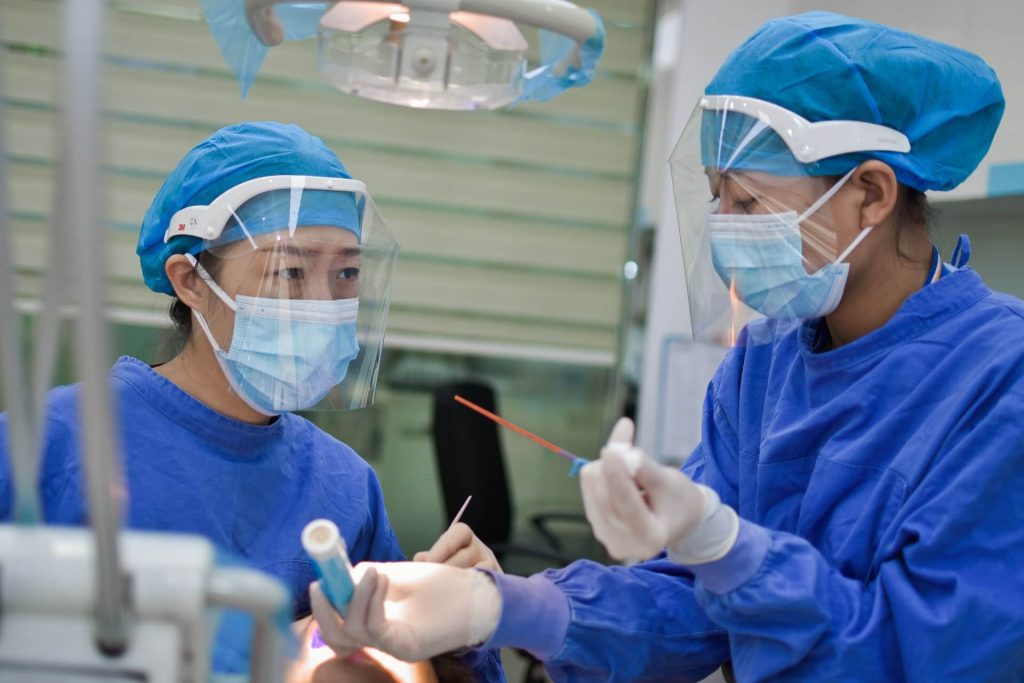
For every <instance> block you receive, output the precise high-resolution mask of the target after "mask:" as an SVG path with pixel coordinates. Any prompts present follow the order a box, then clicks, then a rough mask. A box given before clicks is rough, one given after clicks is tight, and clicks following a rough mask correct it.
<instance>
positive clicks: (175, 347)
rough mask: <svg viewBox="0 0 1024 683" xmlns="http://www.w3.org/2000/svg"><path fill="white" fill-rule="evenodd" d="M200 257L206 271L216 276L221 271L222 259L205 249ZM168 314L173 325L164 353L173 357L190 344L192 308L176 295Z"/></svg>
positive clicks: (168, 334) (164, 343)
mask: <svg viewBox="0 0 1024 683" xmlns="http://www.w3.org/2000/svg"><path fill="white" fill-rule="evenodd" d="M198 258H199V262H200V263H201V264H202V265H203V268H205V269H206V272H207V273H209V274H210V276H211V277H216V276H217V273H218V272H219V271H220V266H221V259H219V258H217V257H216V256H212V255H211V254H210V253H209V252H205V251H204V252H202V253H200V254H199V257H198ZM167 314H168V315H169V316H170V318H171V324H172V325H173V327H172V328H171V329H170V330H169V331H168V332H167V335H166V336H165V337H164V339H163V340H162V346H163V350H164V355H165V356H167V357H168V358H173V357H174V356H177V355H178V354H179V353H181V351H182V349H184V348H185V345H186V344H188V340H189V339H190V338H191V337H192V309H191V308H189V307H188V305H187V304H186V303H185V302H184V301H182V300H181V299H179V298H178V297H174V298H173V299H172V300H171V305H170V307H169V308H168V310H167Z"/></svg>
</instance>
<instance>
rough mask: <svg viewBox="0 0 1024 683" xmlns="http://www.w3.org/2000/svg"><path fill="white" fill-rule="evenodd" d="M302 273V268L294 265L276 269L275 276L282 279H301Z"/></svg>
mask: <svg viewBox="0 0 1024 683" xmlns="http://www.w3.org/2000/svg"><path fill="white" fill-rule="evenodd" d="M303 275H304V273H303V272H302V268H296V267H292V268H282V269H280V270H279V271H277V276H278V277H280V278H281V279H283V280H301V279H302V277H303Z"/></svg>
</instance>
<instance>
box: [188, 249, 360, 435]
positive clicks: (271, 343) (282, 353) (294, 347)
mask: <svg viewBox="0 0 1024 683" xmlns="http://www.w3.org/2000/svg"><path fill="white" fill-rule="evenodd" d="M196 270H197V271H198V272H199V274H200V276H201V277H202V278H203V279H204V280H205V281H206V282H207V284H209V285H210V287H211V289H213V291H214V293H215V294H216V295H217V296H218V297H219V298H220V299H221V300H222V301H223V302H224V303H225V304H227V306H228V307H229V308H231V309H233V310H234V311H235V325H234V331H233V333H232V336H231V348H230V349H229V350H228V351H227V352H225V351H224V350H223V349H221V348H220V345H218V344H217V341H216V339H215V338H214V336H213V334H212V332H211V331H210V328H209V326H208V325H207V324H206V320H205V319H204V318H203V315H202V314H201V313H199V312H198V311H196V312H195V313H196V320H198V321H199V325H200V327H202V328H203V332H204V333H205V334H206V337H207V339H209V341H210V344H211V345H212V346H213V351H214V354H215V355H216V357H217V362H218V363H219V364H220V367H221V370H223V371H224V375H225V377H227V379H228V382H229V383H230V384H231V387H232V388H233V389H234V390H235V392H236V393H237V394H238V395H239V396H240V397H241V398H242V400H244V401H245V402H246V403H247V404H248V405H249V406H250V407H252V408H253V409H254V410H256V411H257V412H260V413H263V414H265V415H277V414H279V413H283V412H291V411H294V410H303V409H306V408H312V407H313V406H315V405H316V404H317V403H319V402H320V401H321V400H323V398H324V397H325V396H327V394H328V393H330V391H331V389H333V388H334V387H336V386H337V385H338V384H341V382H342V381H343V380H344V379H345V376H346V374H347V373H348V366H349V363H351V362H352V360H354V359H355V358H356V356H358V355H359V344H358V342H357V341H356V318H357V316H358V312H359V300H358V299H336V300H325V301H320V300H303V299H271V298H266V297H251V296H242V295H239V296H237V297H236V298H235V299H234V300H232V299H231V298H230V297H229V296H228V295H227V294H226V293H225V292H224V290H223V289H221V288H220V286H219V285H217V283H216V282H214V281H213V279H212V278H210V276H209V274H208V273H206V271H205V269H203V267H202V266H201V265H198V263H197V264H196Z"/></svg>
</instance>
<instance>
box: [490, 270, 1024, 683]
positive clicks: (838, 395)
mask: <svg viewBox="0 0 1024 683" xmlns="http://www.w3.org/2000/svg"><path fill="white" fill-rule="evenodd" d="M821 325H822V322H821V321H820V320H815V321H806V322H803V323H789V324H784V323H780V322H778V321H767V320H762V321H758V322H755V323H752V324H751V325H750V326H748V328H746V329H745V330H744V332H743V334H741V336H740V339H739V342H738V344H737V346H736V348H734V349H732V350H731V352H730V353H729V355H728V356H727V358H726V360H725V361H724V362H723V364H722V366H721V367H720V368H719V370H718V372H717V374H716V375H715V377H714V379H713V380H712V382H711V384H710V386H709V389H708V393H707V397H706V401H705V405H704V414H703V426H702V442H701V444H700V445H699V447H698V448H697V449H696V451H695V452H694V453H693V455H692V456H691V457H690V459H689V461H688V462H687V463H686V465H685V466H684V471H686V472H687V473H688V474H690V475H691V476H692V477H693V478H694V479H696V480H698V481H701V482H703V483H705V484H707V485H709V486H711V487H712V488H714V489H715V490H716V491H717V492H718V493H719V495H720V496H721V497H722V500H723V501H724V502H725V503H727V504H729V505H731V506H733V507H734V508H735V509H736V510H737V511H738V512H739V514H740V516H741V518H742V520H743V521H742V522H741V530H740V535H739V538H738V540H737V543H736V546H735V547H734V548H733V550H732V551H731V552H730V553H729V555H727V556H726V558H724V559H723V560H720V561H719V562H716V563H712V564H710V565H702V566H700V565H699V566H695V567H692V568H690V569H687V568H684V567H681V566H679V565H675V564H673V563H671V562H669V561H668V560H666V559H664V558H663V557H662V558H658V559H656V560H654V561H651V562H648V563H644V564H641V565H637V566H634V567H631V568H624V567H603V566H600V565H597V564H594V563H591V562H578V563H576V564H573V565H570V566H569V567H567V568H565V569H561V570H552V571H548V572H546V573H544V574H543V575H537V576H534V577H531V578H529V579H521V578H517V577H498V579H497V580H498V583H499V588H500V589H501V591H502V593H503V595H505V596H506V597H507V598H509V599H506V602H505V610H504V612H503V614H502V617H501V621H500V623H499V627H498V631H497V632H496V633H495V635H494V637H493V638H492V639H491V641H490V642H489V645H518V646H521V647H528V648H530V649H531V650H533V651H534V652H535V653H537V654H538V655H540V656H541V657H542V658H543V659H545V660H546V662H547V665H548V668H549V671H550V672H551V673H552V675H553V677H554V678H555V680H557V681H607V680H613V681H688V680H699V679H700V678H702V677H703V676H705V675H707V674H708V673H710V672H711V671H712V670H713V669H714V668H715V667H717V666H718V665H720V664H721V663H723V662H724V661H725V660H727V659H731V660H732V663H733V667H734V670H735V673H736V677H737V679H738V680H740V681H744V682H746V681H765V680H773V681H774V680H794V681H901V680H907V681H920V682H922V683H924V682H928V683H931V682H933V681H953V680H959V681H967V680H970V681H1022V680H1024V578H1022V577H1024V303H1022V302H1021V301H1019V300H1017V299H1014V298H1013V297H1009V296H1006V295H1001V294H996V293H993V292H992V291H990V290H989V289H988V288H987V287H986V286H985V285H984V284H983V282H982V281H981V279H980V278H979V277H978V275H977V274H976V273H975V272H973V271H972V270H970V269H962V270H959V271H956V272H953V273H951V274H949V275H947V276H945V277H943V278H942V279H940V280H938V281H937V282H935V283H934V284H931V285H929V286H927V287H924V288H923V289H921V290H919V291H918V292H916V293H915V294H913V295H912V296H911V297H910V298H909V299H908V300H907V301H906V302H904V304H903V306H902V307H901V308H900V309H899V310H898V311H897V313H896V314H895V315H894V316H893V318H892V319H890V320H889V322H888V323H886V324H885V325H884V326H883V327H881V328H879V329H877V330H875V331H873V332H871V333H869V334H867V335H866V336H864V337H862V338H860V339H858V340H856V341H854V342H852V343H850V344H847V345H844V346H841V347H839V348H836V349H833V350H828V351H819V350H817V349H816V348H815V345H816V340H817V339H818V338H819V334H820V332H821V329H822V328H821Z"/></svg>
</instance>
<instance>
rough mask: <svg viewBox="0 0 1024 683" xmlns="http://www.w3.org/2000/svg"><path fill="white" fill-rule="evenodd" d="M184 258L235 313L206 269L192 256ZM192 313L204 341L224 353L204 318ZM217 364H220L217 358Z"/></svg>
mask: <svg viewBox="0 0 1024 683" xmlns="http://www.w3.org/2000/svg"><path fill="white" fill-rule="evenodd" d="M185 258H187V259H188V262H189V263H191V264H192V267H193V268H195V269H196V272H197V273H198V274H199V277H200V279H201V280H202V281H203V282H205V283H206V286H207V287H209V288H210V289H211V290H213V293H214V294H216V295H217V297H218V298H220V300H221V301H223V302H224V304H225V305H226V306H227V307H228V308H230V309H231V310H232V311H235V312H237V311H238V305H237V304H236V303H235V302H234V301H233V300H232V299H231V297H229V296H228V295H227V292H225V291H224V290H223V289H221V287H220V285H218V284H217V283H216V282H215V281H214V279H213V278H212V277H211V276H210V274H209V273H208V272H206V268H203V264H201V263H199V260H198V259H196V257H195V256H193V255H192V254H185ZM192 312H193V313H195V316H196V320H197V321H198V322H199V327H201V328H203V334H205V335H206V339H207V340H208V341H209V342H210V346H212V347H213V348H214V349H215V350H216V351H218V352H219V353H224V349H222V348H221V347H220V344H218V343H217V338H216V337H214V336H213V331H212V330H211V329H210V326H209V325H207V324H206V317H205V316H204V315H203V314H202V313H200V312H199V311H197V310H195V309H193V310H192ZM217 362H218V363H219V362H220V358H219V356H218V359H217ZM222 369H223V368H222ZM224 373H225V376H227V370H224Z"/></svg>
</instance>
